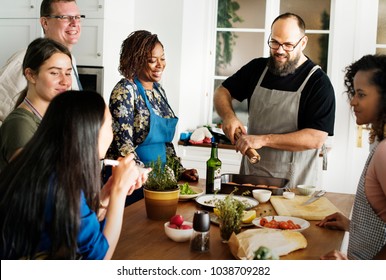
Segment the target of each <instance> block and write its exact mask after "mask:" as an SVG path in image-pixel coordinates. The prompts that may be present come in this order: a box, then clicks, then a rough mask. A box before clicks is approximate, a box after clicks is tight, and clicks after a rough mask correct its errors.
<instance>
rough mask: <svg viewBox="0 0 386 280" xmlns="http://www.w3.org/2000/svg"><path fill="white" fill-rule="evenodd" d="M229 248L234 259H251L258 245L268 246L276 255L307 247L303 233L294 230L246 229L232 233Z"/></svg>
mask: <svg viewBox="0 0 386 280" xmlns="http://www.w3.org/2000/svg"><path fill="white" fill-rule="evenodd" d="M228 245H229V249H230V251H231V253H232V255H233V256H234V257H235V258H236V259H242V260H252V259H253V257H254V253H255V251H256V250H257V249H259V248H260V246H264V247H267V248H270V249H271V250H272V252H274V253H275V255H277V256H279V257H280V256H284V255H287V254H288V253H290V252H292V251H296V250H298V249H302V248H306V247H307V240H306V238H305V237H304V235H303V234H301V233H300V232H296V231H288V230H272V229H268V228H263V229H247V230H244V231H243V232H241V233H239V234H237V235H236V234H232V236H231V238H230V239H229V242H228Z"/></svg>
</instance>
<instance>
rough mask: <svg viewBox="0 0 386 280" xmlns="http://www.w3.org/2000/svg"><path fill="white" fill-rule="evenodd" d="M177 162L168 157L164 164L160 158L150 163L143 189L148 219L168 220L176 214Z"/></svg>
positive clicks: (177, 189) (178, 190)
mask: <svg viewBox="0 0 386 280" xmlns="http://www.w3.org/2000/svg"><path fill="white" fill-rule="evenodd" d="M177 164H178V163H177V162H176V161H175V160H173V159H171V158H169V157H168V158H167V161H166V164H163V163H162V161H161V159H160V158H158V160H157V161H155V162H152V163H151V164H150V167H151V168H152V171H151V172H150V173H149V176H148V179H147V181H146V184H145V186H144V189H143V190H144V197H145V205H146V213H147V217H148V218H149V219H152V220H168V219H170V217H172V216H173V215H175V214H176V211H177V204H178V198H179V193H180V189H179V187H178V185H177V179H176V177H177V176H176V175H175V172H176V170H177V168H178V166H177Z"/></svg>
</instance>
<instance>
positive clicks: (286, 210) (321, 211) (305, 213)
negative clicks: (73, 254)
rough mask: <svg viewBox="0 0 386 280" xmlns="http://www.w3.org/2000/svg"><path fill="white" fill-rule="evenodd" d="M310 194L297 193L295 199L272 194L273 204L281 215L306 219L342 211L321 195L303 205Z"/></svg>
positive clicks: (315, 219) (321, 217)
mask: <svg viewBox="0 0 386 280" xmlns="http://www.w3.org/2000/svg"><path fill="white" fill-rule="evenodd" d="M309 198H310V197H309V196H301V195H297V196H295V197H294V198H293V199H286V198H284V197H282V196H271V204H272V206H273V207H274V208H275V211H276V212H277V214H278V215H279V216H291V217H298V218H302V219H305V220H312V221H319V220H322V219H323V218H324V217H326V216H328V215H330V214H333V213H335V212H340V211H339V209H338V208H337V207H336V206H335V205H334V204H332V202H331V201H329V200H328V199H327V198H326V197H321V198H319V199H318V200H317V201H314V202H313V203H311V204H308V205H301V204H302V203H303V202H305V201H307V200H308V199H309Z"/></svg>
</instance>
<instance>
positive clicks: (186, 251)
mask: <svg viewBox="0 0 386 280" xmlns="http://www.w3.org/2000/svg"><path fill="white" fill-rule="evenodd" d="M191 185H198V186H201V187H204V185H205V180H203V179H200V181H199V182H198V183H195V184H193V183H191ZM326 197H327V198H328V199H329V200H330V201H331V202H332V203H333V204H334V205H335V206H336V207H337V208H339V210H340V211H341V212H342V213H343V214H344V215H346V216H347V217H348V216H349V215H350V211H351V208H352V205H353V202H354V195H352V194H341V193H327V194H326ZM198 209H200V207H199V205H197V204H196V203H195V201H194V200H190V201H181V202H179V204H178V209H177V214H181V215H182V216H183V217H184V219H185V220H187V221H192V220H193V215H194V212H195V211H196V210H198ZM254 209H255V210H256V212H257V214H258V215H259V213H261V212H264V211H266V213H268V214H269V215H275V214H276V212H275V210H274V209H273V207H272V205H271V204H270V203H264V204H260V205H258V206H257V207H255V208H254ZM165 222H166V221H153V220H150V219H148V218H147V216H146V209H145V201H144V199H142V200H140V201H138V202H136V203H134V204H132V205H130V206H128V207H126V209H125V212H124V217H123V225H122V232H121V236H120V239H119V242H118V245H117V248H116V250H115V253H114V255H113V259H115V260H189V259H196V260H222V259H224V260H232V259H234V257H233V255H232V254H231V252H230V250H229V247H228V245H227V244H224V243H222V242H221V237H220V232H219V228H218V226H217V225H215V224H211V227H210V250H209V252H206V253H200V252H192V251H191V250H190V247H189V246H190V243H189V241H188V242H183V243H177V242H174V241H172V240H170V239H169V238H168V237H167V236H166V234H165V232H164V223H165ZM310 223H311V226H310V227H309V228H308V229H306V230H305V231H303V232H302V233H303V235H304V236H305V238H306V239H307V242H308V245H307V248H305V249H301V250H298V251H295V252H292V253H290V254H288V255H286V256H282V257H280V259H283V260H284V259H292V260H297V259H298V260H308V259H313V260H316V259H319V258H320V256H321V255H323V254H325V253H327V252H329V251H331V250H334V249H337V250H339V249H340V247H341V245H342V240H343V237H344V232H343V231H338V230H328V229H325V228H320V227H318V226H316V225H315V224H316V223H317V222H316V221H310ZM251 228H253V227H251Z"/></svg>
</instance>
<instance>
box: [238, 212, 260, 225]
mask: <svg viewBox="0 0 386 280" xmlns="http://www.w3.org/2000/svg"><path fill="white" fill-rule="evenodd" d="M255 218H256V211H255V210H249V211H244V212H243V216H242V217H241V222H242V223H244V224H250V223H252V221H253V220H254V219H255Z"/></svg>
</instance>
